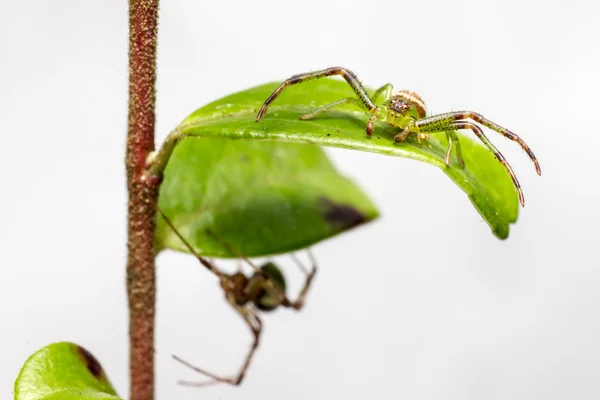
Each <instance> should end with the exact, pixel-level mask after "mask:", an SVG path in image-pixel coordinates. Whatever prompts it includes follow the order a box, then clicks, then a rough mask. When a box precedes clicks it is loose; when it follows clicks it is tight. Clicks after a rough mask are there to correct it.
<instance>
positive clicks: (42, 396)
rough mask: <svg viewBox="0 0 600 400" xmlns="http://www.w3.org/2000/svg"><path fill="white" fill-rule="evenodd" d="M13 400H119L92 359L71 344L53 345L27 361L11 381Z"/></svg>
mask: <svg viewBox="0 0 600 400" xmlns="http://www.w3.org/2000/svg"><path fill="white" fill-rule="evenodd" d="M14 395H15V397H14V398H15V400H59V399H60V400H69V399H79V400H87V399H89V400H92V399H93V400H120V397H118V396H117V393H116V392H115V390H114V389H113V388H112V386H111V384H110V382H109V381H108V378H107V377H106V374H105V373H104V370H103V369H102V366H101V365H100V363H99V362H98V361H97V360H96V358H94V356H93V355H92V354H91V353H90V352H88V351H87V350H86V349H84V348H83V347H81V346H78V345H76V344H73V343H66V342H61V343H53V344H51V345H48V346H46V347H43V348H41V349H40V350H38V351H36V352H35V353H33V354H32V355H31V357H29V359H28V360H27V361H26V362H25V365H23V368H22V369H21V372H20V373H19V376H18V377H17V380H16V381H15V391H14Z"/></svg>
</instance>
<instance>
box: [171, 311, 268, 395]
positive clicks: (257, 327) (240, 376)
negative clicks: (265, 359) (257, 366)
mask: <svg viewBox="0 0 600 400" xmlns="http://www.w3.org/2000/svg"><path fill="white" fill-rule="evenodd" d="M230 303H231V305H232V306H233V307H234V308H235V310H236V311H237V312H238V313H239V314H240V315H241V317H242V318H243V319H244V321H246V324H247V325H248V326H249V327H250V330H251V331H252V334H253V335H254V341H253V342H252V346H251V347H250V350H249V351H248V354H247V355H246V360H245V361H244V364H243V365H242V367H241V368H240V370H239V372H238V373H237V375H235V376H233V377H229V378H225V377H220V376H217V375H215V374H213V373H210V372H208V371H206V370H204V369H202V368H198V367H196V366H195V365H193V364H190V363H189V362H187V361H185V360H183V359H181V358H179V357H177V356H176V355H173V358H174V359H175V360H177V361H179V362H180V363H182V364H183V365H185V366H186V367H188V368H190V369H192V370H194V371H196V372H198V373H200V374H202V375H205V376H207V377H209V378H210V379H211V380H209V381H205V382H191V381H179V382H178V383H179V384H180V385H184V386H193V387H205V386H210V385H214V384H217V383H229V384H231V385H236V386H237V385H240V384H241V383H242V381H243V380H244V376H245V375H246V371H247V370H248V367H249V366H250V362H251V361H252V357H253V356H254V354H255V353H256V349H257V348H258V344H259V340H260V334H261V332H262V322H261V320H260V318H259V317H258V315H256V313H255V312H254V311H253V310H252V309H250V308H249V307H248V306H239V305H237V304H235V302H234V301H232V299H230Z"/></svg>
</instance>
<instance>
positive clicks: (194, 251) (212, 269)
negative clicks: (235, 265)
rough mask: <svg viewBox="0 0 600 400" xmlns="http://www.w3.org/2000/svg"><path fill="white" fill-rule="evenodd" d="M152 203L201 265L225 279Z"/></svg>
mask: <svg viewBox="0 0 600 400" xmlns="http://www.w3.org/2000/svg"><path fill="white" fill-rule="evenodd" d="M150 201H151V202H153V203H154V207H155V208H156V211H157V212H158V213H159V214H160V215H161V217H162V218H163V219H164V220H165V222H166V223H167V225H169V227H170V228H171V230H172V231H173V233H175V235H176V236H177V237H178V238H179V240H181V242H182V243H183V244H184V246H185V247H186V248H187V249H188V251H189V252H190V253H191V254H193V255H194V256H195V257H196V258H197V259H198V261H200V263H201V264H202V265H204V266H205V267H206V268H207V269H208V270H209V271H210V272H212V273H213V274H215V275H217V276H218V277H219V278H221V279H222V278H223V277H224V274H223V273H222V272H221V271H219V269H218V268H217V267H216V266H215V264H213V263H212V262H210V261H209V260H208V259H206V258H204V257H202V256H201V255H200V254H198V252H197V251H196V250H194V248H193V247H192V245H190V243H189V242H188V241H187V240H185V238H184V237H183V236H182V235H181V233H180V232H179V230H178V229H177V228H175V225H173V222H171V220H170V219H169V217H167V215H166V214H165V213H164V212H163V210H161V209H160V207H159V206H158V204H157V203H156V202H155V201H154V200H152V199H151V200H150Z"/></svg>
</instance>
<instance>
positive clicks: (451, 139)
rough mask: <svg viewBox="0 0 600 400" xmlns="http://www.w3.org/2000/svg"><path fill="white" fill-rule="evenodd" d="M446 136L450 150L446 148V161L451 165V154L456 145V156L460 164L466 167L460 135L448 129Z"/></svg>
mask: <svg viewBox="0 0 600 400" xmlns="http://www.w3.org/2000/svg"><path fill="white" fill-rule="evenodd" d="M446 138H447V139H448V150H446V157H445V159H444V161H445V162H446V166H450V154H451V153H452V147H456V158H457V159H458V165H460V167H461V168H464V167H465V162H464V160H463V158H462V152H461V151H460V142H459V141H458V136H456V132H454V131H447V132H446Z"/></svg>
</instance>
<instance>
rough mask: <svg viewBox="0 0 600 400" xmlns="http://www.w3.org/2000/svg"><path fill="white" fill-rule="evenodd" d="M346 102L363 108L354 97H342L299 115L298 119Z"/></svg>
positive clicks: (307, 117) (315, 114)
mask: <svg viewBox="0 0 600 400" xmlns="http://www.w3.org/2000/svg"><path fill="white" fill-rule="evenodd" d="M346 103H352V104H354V105H356V106H358V107H360V108H362V109H363V110H364V106H363V104H362V103H361V102H360V100H358V99H355V98H354V97H348V98H346V99H342V100H338V101H334V102H333V103H329V104H326V105H324V106H322V107H321V108H318V109H316V110H315V111H313V112H311V113H309V114H305V115H302V116H301V117H300V119H302V120H307V119H311V118H314V117H316V116H317V115H319V114H321V113H322V112H323V111H327V110H328V109H330V108H333V107H336V106H339V105H342V104H346Z"/></svg>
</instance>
